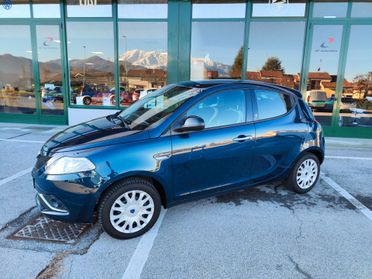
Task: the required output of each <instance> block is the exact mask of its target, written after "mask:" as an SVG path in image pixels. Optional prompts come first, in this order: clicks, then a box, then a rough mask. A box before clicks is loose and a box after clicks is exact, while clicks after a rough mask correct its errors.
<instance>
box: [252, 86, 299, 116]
mask: <svg viewBox="0 0 372 279" xmlns="http://www.w3.org/2000/svg"><path fill="white" fill-rule="evenodd" d="M256 90H265V91H271V92H275V93H278V94H283V95H287V96H288V97H289V100H290V101H291V109H290V110H287V112H286V113H283V114H280V115H277V116H273V117H269V118H263V119H260V118H259V112H258V104H257V95H256ZM251 92H252V93H251V95H252V105H253V112H254V114H253V122H254V123H259V122H264V121H270V120H275V119H279V118H281V117H285V116H287V115H289V114H291V113H292V112H293V110H295V108H296V105H297V100H296V99H295V97H294V96H293V94H291V93H288V92H285V91H282V90H280V89H276V88H269V87H265V86H259V85H255V86H253V87H252V88H251Z"/></svg>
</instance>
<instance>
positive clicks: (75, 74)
mask: <svg viewBox="0 0 372 279" xmlns="http://www.w3.org/2000/svg"><path fill="white" fill-rule="evenodd" d="M67 39H68V42H67V44H68V60H69V69H70V87H71V89H70V90H71V102H72V103H73V104H77V105H87V106H88V105H103V106H111V105H113V104H114V103H115V79H114V45H113V41H114V39H113V27H112V23H111V22H68V23H67Z"/></svg>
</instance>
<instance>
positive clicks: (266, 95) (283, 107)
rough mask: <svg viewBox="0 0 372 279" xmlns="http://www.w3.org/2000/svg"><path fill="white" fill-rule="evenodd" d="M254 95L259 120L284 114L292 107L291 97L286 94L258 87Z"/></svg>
mask: <svg viewBox="0 0 372 279" xmlns="http://www.w3.org/2000/svg"><path fill="white" fill-rule="evenodd" d="M255 95H256V103H257V110H258V119H259V120H261V119H267V118H273V117H276V116H280V115H283V114H286V113H287V112H288V111H289V110H291V108H292V101H291V98H290V96H289V95H287V94H283V93H279V92H275V91H270V90H261V89H258V90H255Z"/></svg>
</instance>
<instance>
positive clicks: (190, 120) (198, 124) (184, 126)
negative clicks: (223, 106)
mask: <svg viewBox="0 0 372 279" xmlns="http://www.w3.org/2000/svg"><path fill="white" fill-rule="evenodd" d="M204 127H205V123H204V120H203V119H202V118H201V117H199V116H195V115H191V116H188V117H186V118H185V119H184V120H182V121H181V123H180V125H179V126H178V127H176V128H175V129H174V131H175V132H177V133H180V132H191V131H200V130H203V129H204Z"/></svg>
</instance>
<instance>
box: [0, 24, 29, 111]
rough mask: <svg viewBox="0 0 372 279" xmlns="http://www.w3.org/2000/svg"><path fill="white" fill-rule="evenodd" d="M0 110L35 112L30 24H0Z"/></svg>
mask: <svg viewBox="0 0 372 279" xmlns="http://www.w3.org/2000/svg"><path fill="white" fill-rule="evenodd" d="M0 40H1V44H0V112H2V113H17V114H33V113H35V94H34V78H33V71H32V49H31V35H30V27H29V26H24V25H14V26H11V25H0Z"/></svg>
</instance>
